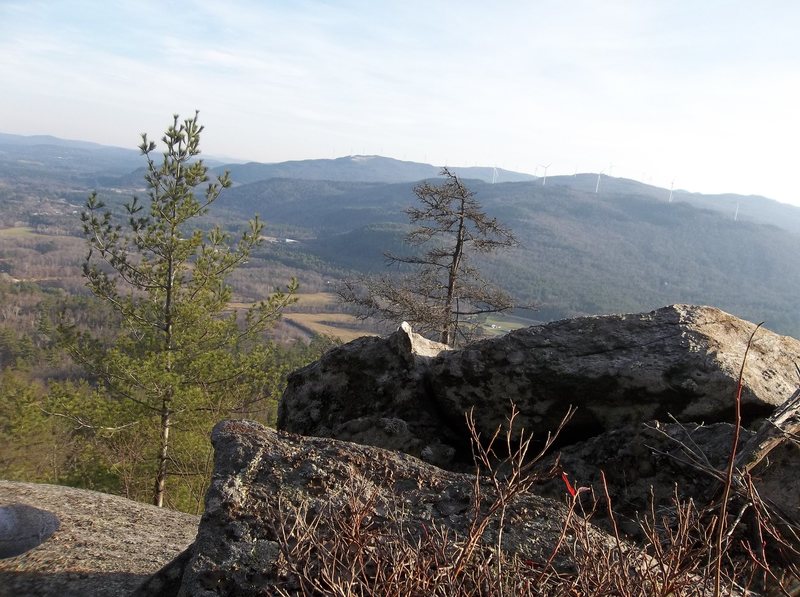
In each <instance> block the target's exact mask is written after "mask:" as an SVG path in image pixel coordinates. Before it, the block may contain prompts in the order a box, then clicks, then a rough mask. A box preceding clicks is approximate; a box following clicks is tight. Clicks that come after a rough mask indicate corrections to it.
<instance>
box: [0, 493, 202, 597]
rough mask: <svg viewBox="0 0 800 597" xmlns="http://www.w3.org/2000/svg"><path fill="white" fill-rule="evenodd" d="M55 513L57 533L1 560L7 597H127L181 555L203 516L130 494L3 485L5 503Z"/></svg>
mask: <svg viewBox="0 0 800 597" xmlns="http://www.w3.org/2000/svg"><path fill="white" fill-rule="evenodd" d="M12 503H17V504H26V505H29V506H33V507H36V508H39V509H44V510H46V511H48V512H51V513H53V514H54V515H55V516H57V517H58V519H59V521H60V527H59V529H58V530H57V531H55V533H54V534H53V535H52V536H51V537H50V538H49V539H47V540H46V541H44V542H43V543H42V544H41V545H39V546H38V547H36V548H34V549H32V550H31V551H27V552H26V553H24V554H22V555H19V556H17V557H12V558H8V559H2V560H0V596H2V597H21V596H40V597H50V596H52V597H86V596H90V595H91V596H92V597H122V596H123V595H124V596H127V595H129V594H130V593H131V592H132V591H133V590H134V589H136V587H137V586H139V585H140V584H141V583H142V582H143V581H144V580H146V579H147V578H149V577H150V575H152V574H153V573H154V572H156V571H157V570H158V569H159V568H160V567H161V566H163V565H164V564H166V563H168V562H170V561H172V560H173V559H174V558H175V557H176V556H177V555H178V554H180V553H181V552H182V551H183V550H184V549H185V548H186V547H187V546H188V545H189V544H191V542H192V541H193V540H194V538H195V535H196V534H197V525H198V523H199V520H200V519H199V517H198V516H192V515H190V514H184V513H181V512H174V511H171V510H167V509H164V508H156V507H155V506H150V505H148V504H142V503H139V502H134V501H131V500H128V499H125V498H123V497H119V496H114V495H108V494H104V493H99V492H96V491H88V490H85V489H74V488H71V487H62V486H58V485H45V484H38V483H18V482H13V481H0V505H7V504H12Z"/></svg>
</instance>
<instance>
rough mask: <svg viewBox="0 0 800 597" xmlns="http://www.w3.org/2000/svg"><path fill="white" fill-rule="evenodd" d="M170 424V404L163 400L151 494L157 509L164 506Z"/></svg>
mask: <svg viewBox="0 0 800 597" xmlns="http://www.w3.org/2000/svg"><path fill="white" fill-rule="evenodd" d="M171 424H172V412H171V411H170V402H169V400H167V399H165V400H164V402H163V404H162V406H161V445H160V449H159V451H158V472H157V473H156V486H155V491H154V492H153V504H155V505H156V506H158V507H159V508H161V507H163V506H164V493H165V490H166V484H167V456H168V452H167V450H168V447H169V429H170V426H171Z"/></svg>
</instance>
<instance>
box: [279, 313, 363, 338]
mask: <svg viewBox="0 0 800 597" xmlns="http://www.w3.org/2000/svg"><path fill="white" fill-rule="evenodd" d="M283 320H284V321H286V322H290V323H292V324H294V325H296V326H298V327H301V328H303V329H305V330H308V331H311V332H313V333H315V334H325V335H326V336H333V337H334V338H339V339H340V340H342V342H350V340H355V339H356V338H360V337H361V336H374V335H375V334H374V333H371V332H368V331H366V330H363V329H360V326H361V325H362V324H361V322H360V321H359V320H358V319H356V318H355V317H353V316H352V315H347V314H346V313H284V315H283Z"/></svg>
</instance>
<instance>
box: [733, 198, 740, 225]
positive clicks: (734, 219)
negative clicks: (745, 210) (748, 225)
mask: <svg viewBox="0 0 800 597" xmlns="http://www.w3.org/2000/svg"><path fill="white" fill-rule="evenodd" d="M738 219H739V202H738V201H737V202H736V213H735V214H733V221H734V222H736V221H737V220H738Z"/></svg>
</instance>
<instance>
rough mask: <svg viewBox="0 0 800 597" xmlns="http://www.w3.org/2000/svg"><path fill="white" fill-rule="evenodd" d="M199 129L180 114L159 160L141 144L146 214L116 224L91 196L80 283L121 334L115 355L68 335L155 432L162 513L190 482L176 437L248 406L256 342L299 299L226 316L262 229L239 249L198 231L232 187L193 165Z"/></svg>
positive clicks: (75, 350) (254, 383)
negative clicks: (116, 321)
mask: <svg viewBox="0 0 800 597" xmlns="http://www.w3.org/2000/svg"><path fill="white" fill-rule="evenodd" d="M202 130H203V127H202V126H200V125H199V124H198V117H197V114H195V116H194V117H193V118H190V119H186V120H184V121H183V122H180V121H179V118H178V116H177V115H176V116H175V117H174V122H173V124H172V126H170V127H169V128H168V129H167V131H166V133H165V135H164V137H163V138H162V141H163V143H164V152H163V157H162V156H158V155H157V153H156V144H155V143H154V142H152V141H149V140H148V138H147V136H146V135H142V144H141V145H140V146H139V149H140V150H141V152H142V154H143V155H144V156H145V157H146V160H147V173H146V174H145V181H146V183H147V197H148V201H147V203H149V205H143V204H142V203H140V202H139V199H138V198H137V197H134V198H133V200H132V201H131V202H130V203H128V204H127V205H125V209H126V211H127V222H126V223H125V224H124V225H121V224H116V223H115V220H116V218H115V217H114V216H113V215H112V213H111V212H109V211H107V210H105V206H104V204H103V203H102V201H100V200H99V199H98V197H97V194H96V193H94V194H92V195H91V196H90V197H89V199H88V201H87V204H86V210H85V211H84V212H83V214H82V215H81V220H82V222H83V229H84V234H85V236H86V239H87V242H88V245H89V250H88V254H87V256H86V261H85V263H84V270H83V271H84V276H85V278H86V283H87V286H88V287H89V289H90V290H91V291H92V293H94V294H95V295H96V296H97V297H99V298H100V299H102V300H103V301H106V302H107V303H108V304H109V305H110V306H111V307H112V308H113V310H114V311H115V312H116V313H117V314H118V316H119V318H120V321H121V329H120V332H119V334H118V336H117V337H116V339H115V340H114V341H113V342H112V343H111V344H110V345H108V344H107V343H105V344H104V343H101V342H99V341H97V340H95V339H93V338H92V337H91V336H90V335H89V334H86V333H79V332H78V331H77V330H76V329H75V328H74V326H73V327H70V326H67V325H62V326H61V332H62V334H63V337H64V338H65V340H66V345H67V347H68V349H69V351H70V353H71V354H72V356H73V357H74V358H75V359H76V360H77V361H78V362H79V363H81V364H82V365H84V366H85V367H86V368H87V369H88V371H89V372H90V373H91V374H92V375H93V376H95V377H96V378H97V379H98V380H99V381H100V382H101V383H102V384H104V385H105V387H106V389H107V390H108V392H109V394H110V396H111V397H112V399H116V400H125V401H128V403H129V404H130V406H131V408H132V409H133V410H135V411H136V412H137V416H140V417H143V418H146V419H149V420H150V421H153V422H155V425H154V426H155V427H156V428H157V433H154V436H153V442H152V443H153V444H154V445H153V448H154V449H153V452H154V456H153V458H152V463H153V469H152V474H153V477H154V489H153V503H154V504H155V505H157V506H162V505H163V504H164V498H165V493H166V481H167V477H168V476H169V475H170V474H171V473H172V472H176V474H190V473H187V472H186V470H185V469H186V467H185V466H184V464H185V463H183V462H179V461H178V459H177V458H176V457H175V456H174V455H173V454H172V453H171V451H172V447H173V445H174V442H175V439H174V438H173V431H176V432H177V433H180V432H181V431H182V430H185V429H190V428H196V424H197V421H198V420H205V421H209V420H211V419H213V418H214V417H216V418H217V419H218V418H221V417H223V416H230V414H231V413H234V412H241V411H242V410H244V409H246V408H247V407H248V405H249V404H251V403H252V401H253V399H254V396H253V395H252V394H253V392H254V388H258V380H259V376H260V374H261V370H263V366H264V362H263V358H262V357H263V354H264V353H263V351H260V350H257V349H255V350H253V348H254V346H255V345H256V344H257V343H256V342H255V340H256V337H257V335H258V334H259V333H260V332H262V331H263V330H264V329H265V328H267V327H268V326H270V325H271V324H272V323H274V322H275V320H276V319H277V318H278V317H279V316H280V314H281V311H282V309H283V308H284V307H286V306H287V305H289V304H290V303H292V302H293V301H294V300H295V298H294V296H293V295H294V293H295V291H296V289H297V282H296V280H294V279H293V280H292V281H291V282H290V283H289V285H288V286H287V290H286V292H280V291H278V292H276V293H274V294H272V295H271V296H269V297H268V298H267V299H266V300H264V301H262V302H260V303H258V304H256V305H254V306H253V307H252V308H250V309H248V310H247V312H246V314H245V315H244V317H238V316H237V313H236V312H235V311H232V310H230V309H229V308H228V304H229V302H230V301H231V288H230V286H229V285H228V284H227V283H226V281H225V280H226V276H228V275H229V274H230V273H231V272H232V271H233V270H234V269H235V268H236V267H238V266H240V265H242V264H243V263H245V262H246V261H247V259H248V256H249V254H250V251H251V250H252V249H253V248H254V247H255V246H257V245H258V244H259V243H260V233H261V229H262V224H261V223H260V222H259V221H258V218H256V219H254V220H252V221H251V222H250V223H249V229H248V230H246V231H245V232H244V233H243V234H242V236H241V238H240V239H239V240H238V242H236V243H235V244H232V243H231V239H230V238H229V236H228V235H227V234H226V233H224V232H223V231H222V230H221V229H220V228H219V227H214V228H212V229H210V230H208V231H205V232H204V231H203V230H201V229H199V228H198V227H197V220H198V218H199V217H200V216H203V215H204V214H206V213H207V212H208V209H209V207H210V206H211V204H212V203H214V201H216V200H217V198H218V197H219V196H220V193H221V191H222V190H223V189H224V188H226V187H228V186H230V184H231V183H230V180H229V178H228V174H227V173H225V175H224V176H220V177H217V178H216V179H215V180H213V181H210V180H209V175H208V168H207V167H206V166H205V165H204V164H203V162H202V160H199V159H197V158H196V156H197V155H198V154H199V153H200V149H199V144H200V133H201V132H202ZM201 415H202V416H201ZM212 422H213V421H212ZM193 426H194V427H193ZM178 439H180V438H178ZM195 474H198V473H195Z"/></svg>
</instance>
